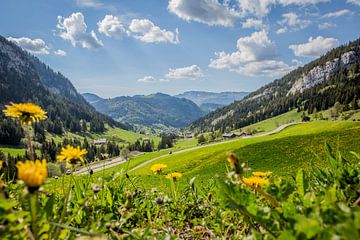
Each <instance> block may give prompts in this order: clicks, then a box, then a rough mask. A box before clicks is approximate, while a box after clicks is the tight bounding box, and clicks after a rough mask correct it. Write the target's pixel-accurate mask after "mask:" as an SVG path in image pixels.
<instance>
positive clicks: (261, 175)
mask: <svg viewBox="0 0 360 240" xmlns="http://www.w3.org/2000/svg"><path fill="white" fill-rule="evenodd" d="M252 174H253V176H256V177H270V176H271V174H272V172H253V173H252Z"/></svg>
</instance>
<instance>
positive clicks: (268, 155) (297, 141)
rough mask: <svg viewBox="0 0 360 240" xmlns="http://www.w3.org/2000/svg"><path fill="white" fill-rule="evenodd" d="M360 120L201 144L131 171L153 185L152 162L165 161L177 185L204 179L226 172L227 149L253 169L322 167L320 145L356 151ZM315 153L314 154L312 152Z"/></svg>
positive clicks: (281, 170) (282, 170) (281, 172)
mask: <svg viewBox="0 0 360 240" xmlns="http://www.w3.org/2000/svg"><path fill="white" fill-rule="evenodd" d="M359 142H360V123H354V122H326V121H318V122H311V123H306V124H302V125H297V126H292V127H289V128H288V129H286V130H284V131H283V132H281V133H279V134H275V135H271V136H265V137H258V138H249V139H240V140H236V141H233V142H229V143H226V144H222V145H217V146H210V147H205V148H201V149H197V150H192V151H189V152H185V153H180V154H173V155H169V156H165V157H163V158H161V159H159V160H156V161H154V162H153V163H151V164H149V165H146V166H144V167H142V168H140V169H137V170H136V171H134V173H133V174H135V175H137V176H138V177H139V179H138V181H139V184H141V185H144V186H147V187H154V186H157V185H158V184H159V178H158V176H154V175H153V174H152V173H151V171H150V169H149V168H150V166H151V165H152V164H155V163H165V164H167V165H168V168H167V169H166V170H165V171H164V174H166V173H169V172H173V171H177V172H181V173H183V175H184V176H183V178H182V179H181V180H180V182H179V183H180V184H181V185H183V184H184V183H185V182H187V181H188V180H189V179H191V178H192V177H197V178H198V179H199V181H200V182H208V181H209V179H211V178H213V177H214V176H216V175H220V176H224V175H225V173H226V166H227V164H226V157H225V153H226V152H228V151H233V152H235V153H236V154H237V155H238V156H239V158H240V160H241V161H243V162H247V163H248V164H249V167H251V168H252V169H253V170H262V171H272V172H274V174H275V175H287V174H293V173H294V172H295V171H297V169H298V168H300V167H302V168H305V169H309V168H310V166H311V165H314V164H316V165H318V166H324V162H323V159H324V156H325V154H324V145H325V143H329V144H330V145H331V146H333V147H335V148H336V147H338V148H339V149H340V151H341V152H342V153H343V154H344V155H345V156H346V157H349V151H355V152H360V145H359V144H358V143H359ZM315 153H316V154H315Z"/></svg>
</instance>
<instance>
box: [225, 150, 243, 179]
mask: <svg viewBox="0 0 360 240" xmlns="http://www.w3.org/2000/svg"><path fill="white" fill-rule="evenodd" d="M227 161H228V162H229V164H230V166H231V168H232V169H233V170H235V172H236V173H238V174H241V173H242V170H241V169H242V168H241V167H240V165H239V159H238V158H237V157H236V155H235V154H234V153H232V152H230V153H228V154H227Z"/></svg>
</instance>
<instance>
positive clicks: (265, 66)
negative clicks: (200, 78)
mask: <svg viewBox="0 0 360 240" xmlns="http://www.w3.org/2000/svg"><path fill="white" fill-rule="evenodd" d="M215 54H216V56H217V58H216V59H211V60H210V64H209V67H211V68H214V69H227V70H229V71H231V72H237V73H239V74H242V75H246V76H272V77H274V76H282V75H283V74H285V73H287V72H289V71H291V70H292V69H293V68H294V66H289V65H288V64H286V63H285V62H283V61H277V60H274V59H273V58H274V57H275V43H274V42H273V41H271V40H270V39H269V37H268V35H267V32H266V31H265V30H262V31H259V32H254V33H252V34H251V35H250V36H247V37H242V38H239V39H238V41H237V51H235V52H233V53H230V54H228V53H225V52H217V53H215Z"/></svg>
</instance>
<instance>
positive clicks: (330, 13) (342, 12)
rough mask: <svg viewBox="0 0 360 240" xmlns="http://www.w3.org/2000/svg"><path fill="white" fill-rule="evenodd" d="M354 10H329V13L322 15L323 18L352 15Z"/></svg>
mask: <svg viewBox="0 0 360 240" xmlns="http://www.w3.org/2000/svg"><path fill="white" fill-rule="evenodd" d="M352 14H353V12H352V11H350V10H349V9H342V10H339V11H336V12H329V13H327V14H325V15H324V16H322V18H337V17H341V16H344V15H352Z"/></svg>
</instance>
